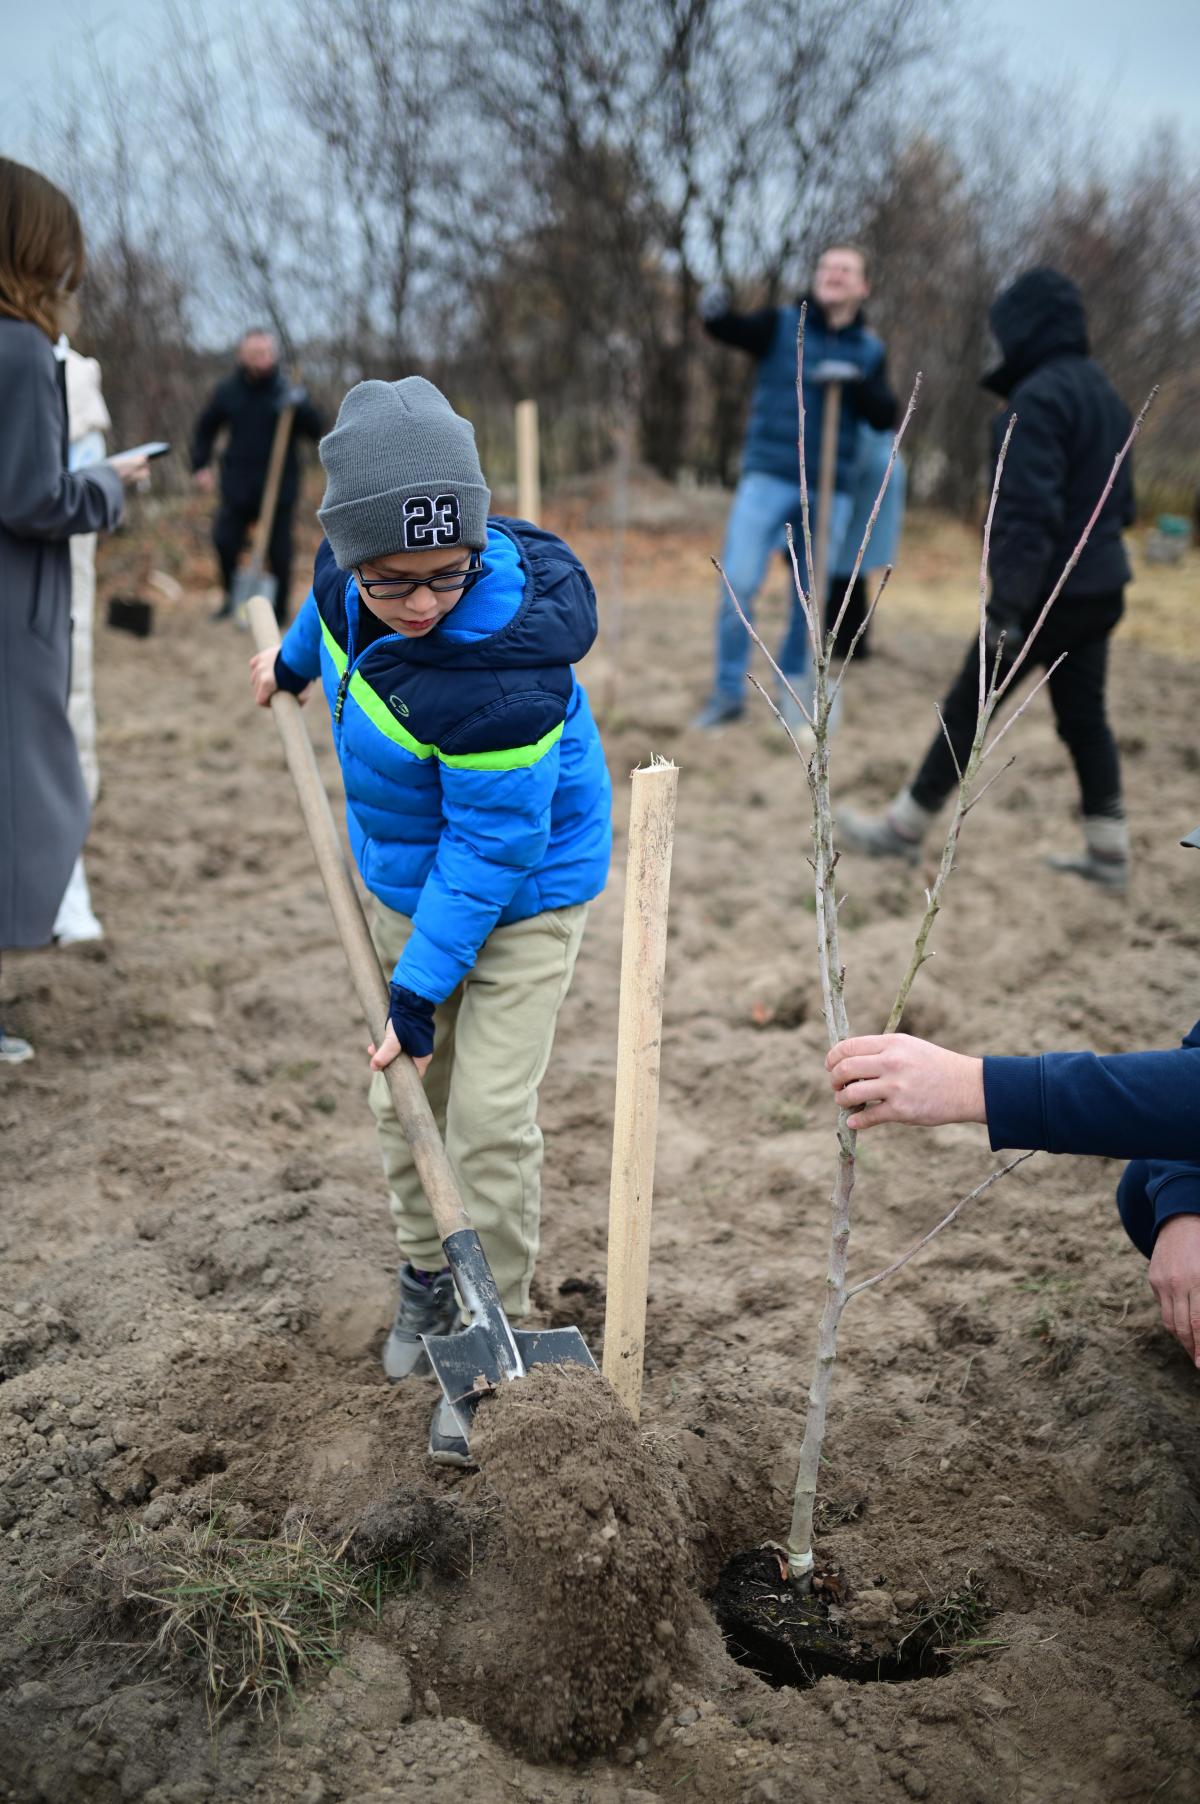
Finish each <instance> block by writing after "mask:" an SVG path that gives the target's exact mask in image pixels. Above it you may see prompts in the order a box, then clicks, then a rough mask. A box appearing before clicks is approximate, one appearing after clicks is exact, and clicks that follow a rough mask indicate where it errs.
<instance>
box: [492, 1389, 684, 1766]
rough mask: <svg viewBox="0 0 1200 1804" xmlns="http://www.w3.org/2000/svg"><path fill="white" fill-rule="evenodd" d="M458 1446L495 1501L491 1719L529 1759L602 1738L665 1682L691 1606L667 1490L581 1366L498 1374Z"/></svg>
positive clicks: (614, 1403)
mask: <svg viewBox="0 0 1200 1804" xmlns="http://www.w3.org/2000/svg"><path fill="white" fill-rule="evenodd" d="M472 1447H473V1449H474V1451H475V1453H476V1455H477V1457H478V1460H479V1464H480V1469H481V1471H482V1472H483V1475H484V1478H485V1479H486V1481H487V1484H488V1487H489V1489H491V1490H492V1491H493V1492H494V1493H495V1494H496V1496H497V1497H498V1498H499V1501H500V1508H501V1530H500V1533H501V1539H502V1545H503V1557H502V1558H501V1559H500V1560H498V1561H497V1562H495V1563H494V1564H493V1565H492V1567H491V1568H490V1571H489V1577H488V1583H489V1588H490V1589H491V1590H492V1593H493V1603H494V1608H495V1616H496V1621H497V1624H498V1626H502V1628H503V1638H502V1641H501V1642H500V1643H499V1644H498V1645H497V1651H498V1653H499V1656H500V1657H499V1659H498V1660H497V1661H496V1663H495V1665H494V1667H493V1668H492V1670H490V1671H487V1672H486V1676H485V1679H484V1682H483V1685H482V1687H481V1690H480V1695H481V1697H485V1698H487V1699H488V1700H489V1703H488V1707H487V1710H486V1716H487V1719H488V1721H489V1726H491V1727H492V1728H494V1729H497V1730H499V1731H500V1732H501V1733H506V1734H508V1735H509V1736H510V1737H512V1738H513V1739H515V1740H517V1741H519V1742H520V1743H521V1744H522V1745H523V1746H524V1747H526V1748H527V1749H528V1750H529V1751H530V1752H531V1753H533V1754H534V1755H535V1756H538V1757H545V1756H548V1755H555V1754H558V1755H561V1754H563V1753H565V1752H567V1751H568V1750H573V1751H575V1752H576V1753H579V1752H583V1751H587V1750H590V1749H592V1748H595V1747H604V1746H612V1745H614V1744H615V1743H616V1742H617V1741H618V1740H619V1738H620V1736H621V1733H622V1731H623V1730H624V1729H625V1728H627V1727H628V1724H629V1722H630V1720H631V1718H632V1716H633V1715H634V1713H635V1712H636V1711H637V1710H638V1709H639V1708H641V1707H643V1706H645V1705H647V1704H649V1703H652V1702H654V1701H655V1700H657V1699H659V1698H661V1697H662V1696H663V1695H664V1694H665V1691H666V1686H667V1682H668V1678H669V1675H670V1672H671V1670H672V1667H673V1666H674V1665H676V1664H677V1663H678V1656H679V1653H680V1651H681V1650H680V1647H679V1642H680V1638H681V1631H682V1628H683V1625H684V1623H685V1620H686V1619H687V1618H689V1617H690V1614H691V1612H690V1608H689V1597H690V1584H691V1580H692V1576H693V1574H692V1560H691V1549H690V1546H689V1542H688V1536H687V1533H686V1529H685V1523H684V1515H683V1509H682V1507H681V1493H680V1489H679V1487H677V1486H675V1485H673V1484H672V1483H671V1482H670V1472H669V1469H668V1468H665V1467H664V1465H663V1464H662V1463H661V1462H660V1461H659V1460H658V1459H656V1458H655V1457H654V1455H653V1453H652V1452H651V1451H650V1449H649V1448H648V1447H647V1446H646V1444H645V1442H644V1440H643V1439H642V1437H641V1436H640V1435H639V1433H638V1431H637V1428H636V1427H635V1426H634V1423H633V1421H632V1419H631V1417H630V1416H629V1414H628V1412H627V1411H626V1410H625V1409H624V1408H623V1407H622V1405H621V1404H620V1403H619V1402H618V1400H617V1398H616V1396H615V1394H614V1393H613V1391H612V1390H611V1389H610V1388H609V1387H608V1385H606V1384H605V1383H604V1380H603V1379H602V1378H601V1377H600V1376H599V1374H598V1373H596V1372H592V1371H589V1370H588V1369H587V1368H586V1367H583V1366H536V1367H535V1368H534V1369H533V1370H532V1371H531V1372H530V1373H529V1375H528V1377H526V1378H524V1379H522V1380H521V1381H520V1383H517V1384H509V1385H505V1386H503V1387H502V1388H501V1390H500V1391H499V1392H498V1393H497V1394H496V1395H495V1396H494V1397H492V1398H489V1399H488V1400H487V1401H486V1402H485V1403H483V1404H482V1405H481V1406H480V1408H479V1411H478V1414H477V1417H476V1422H475V1428H474V1433H473V1436H472Z"/></svg>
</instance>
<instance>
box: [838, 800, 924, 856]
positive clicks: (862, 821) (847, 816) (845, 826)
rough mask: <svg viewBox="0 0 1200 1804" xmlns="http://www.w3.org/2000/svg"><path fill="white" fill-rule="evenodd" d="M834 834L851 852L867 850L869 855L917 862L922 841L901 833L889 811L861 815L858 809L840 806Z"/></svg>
mask: <svg viewBox="0 0 1200 1804" xmlns="http://www.w3.org/2000/svg"><path fill="white" fill-rule="evenodd" d="M837 837H838V839H839V840H840V841H841V842H842V844H843V845H846V846H849V847H850V849H851V851H853V852H866V853H867V854H868V855H869V856H870V857H872V858H905V859H907V860H908V862H909V864H916V862H917V860H918V858H920V856H921V842H920V840H919V839H910V838H909V837H908V835H907V834H906V833H902V832H901V831H900V829H899V828H898V827H897V826H896V824H895V822H894V821H893V820H892V817H891V815H890V813H888V812H886V811H885V812H884V813H883V814H860V813H859V811H858V809H857V808H839V809H838V811H837Z"/></svg>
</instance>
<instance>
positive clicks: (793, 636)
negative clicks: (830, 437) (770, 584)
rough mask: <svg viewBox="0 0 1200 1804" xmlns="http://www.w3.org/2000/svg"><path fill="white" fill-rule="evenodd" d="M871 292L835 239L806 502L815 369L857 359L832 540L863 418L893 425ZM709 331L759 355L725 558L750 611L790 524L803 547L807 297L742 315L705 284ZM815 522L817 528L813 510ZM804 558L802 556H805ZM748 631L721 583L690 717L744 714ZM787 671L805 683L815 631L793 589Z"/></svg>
mask: <svg viewBox="0 0 1200 1804" xmlns="http://www.w3.org/2000/svg"><path fill="white" fill-rule="evenodd" d="M869 292H870V289H869V285H868V282H867V267H866V258H865V256H864V254H863V252H862V251H861V250H860V249H859V248H858V247H857V246H856V245H845V244H834V245H830V247H829V248H828V250H826V251H825V252H824V253H823V254H822V256H821V258H820V261H819V262H818V264H817V269H816V274H815V276H814V278H813V285H812V291H811V293H810V294H808V295H807V296H805V297H804V299H805V300H806V301H807V306H808V311H807V314H806V317H805V327H804V463H805V474H806V476H807V479H808V486H809V491H810V492H809V505H810V507H813V508H814V510H815V496H816V492H817V486H818V483H819V481H820V475H821V470H820V462H821V421H822V416H823V412H824V399H825V390H824V387H823V385H822V383H820V382H819V381H818V380H816V377H817V372H818V371H819V369H820V366H821V365H822V364H823V363H828V362H836V363H839V364H842V365H852V366H853V367H854V368H855V369H856V370H857V371H858V373H859V380H858V381H856V382H852V383H847V385H846V387H845V391H844V395H843V400H842V411H841V416H840V419H839V422H838V441H837V469H836V471H835V472H834V482H833V501H832V504H831V508H830V534H829V543H830V545H831V546H833V547H836V546H837V545H838V544H839V543H840V541H841V539H842V538H843V536H844V534H845V531H846V528H847V526H848V525H849V523H850V515H851V512H852V511H853V491H854V479H855V468H856V464H857V459H858V443H859V427H860V425H861V424H862V423H863V422H864V421H865V422H866V424H867V425H869V426H874V427H877V428H879V429H884V428H887V427H891V426H894V425H895V423H896V414H897V407H896V397H895V395H894V394H893V393H892V389H891V385H890V384H889V382H888V377H887V363H886V357H885V353H884V348H883V343H882V341H881V340H880V339H878V338H877V337H876V336H875V334H874V333H873V332H870V331H868V330H867V327H866V324H865V323H864V319H863V311H862V309H863V303H864V301H865V300H866V298H867V295H868V294H869ZM701 314H702V317H703V320H704V329H705V331H706V332H707V333H708V334H709V336H710V337H712V338H716V339H719V340H720V342H721V343H722V344H727V345H733V346H734V347H735V348H736V349H738V350H741V351H748V352H749V353H750V355H751V356H752V357H753V358H755V360H756V362H757V364H758V373H757V376H756V379H755V384H754V396H753V399H752V401H751V403H750V419H749V422H748V424H747V427H746V443H745V446H744V448H743V451H742V472H741V479H740V481H739V482H738V486H737V492H736V494H735V495H734V498H733V507H732V510H731V511H730V515H729V523H728V525H727V526H726V529H725V543H724V547H723V549H722V552H721V563H722V566H723V568H724V570H725V574H726V575H727V576H728V578H729V581H730V585H731V586H732V588H733V592H734V594H735V595H736V596H737V598H738V600H739V601H740V603H741V604H742V607H743V608H744V609H745V610H746V613H747V615H749V616H750V617H751V618H753V610H754V598H755V596H756V595H757V594H758V591H759V588H760V587H761V584H762V580H763V576H764V574H765V572H766V568H767V563H768V560H769V558H770V556H771V553H772V552H773V551H775V550H778V549H781V548H782V547H783V544H784V529H785V527H786V526H787V524H788V522H789V521H790V522H791V525H792V530H793V532H794V534H795V538H796V544H797V547H799V546H800V544H801V536H800V526H801V518H800V515H801V509H800V458H799V450H798V440H799V437H800V410H799V407H798V404H797V401H796V333H797V329H798V328H799V325H800V302H799V301H797V302H795V303H794V304H793V305H791V306H788V307H763V308H761V309H760V310H759V311H758V312H755V313H735V312H734V311H733V310H732V309H731V307H730V305H729V296H728V294H727V292H726V291H725V290H724V289H721V288H714V289H709V290H708V291H707V292H706V294H705V296H704V298H703V301H702V303H701ZM813 530H814V532H815V530H816V525H815V512H814V522H813ZM801 555H802V554H801ZM749 661H750V640H749V637H748V636H747V633H746V629H745V627H744V626H743V625H742V623H741V621H740V620H739V619H738V617H737V614H736V613H735V611H734V609H733V607H732V606H731V604H730V601H729V598H728V596H727V595H726V593H725V590H724V587H723V586H722V588H721V590H720V593H719V597H718V607H717V643H716V670H715V675H714V681H713V691H712V694H711V696H710V697H709V699H708V701H707V702H706V703H705V705H704V707H703V708H702V709H701V710H700V713H699V714H698V715H697V716H696V718H695V720H694V722H693V723H692V724H693V725H694V726H697V727H701V728H706V729H711V728H715V727H720V726H723V725H724V724H725V723H726V722H728V721H731V720H736V719H737V717H738V715H740V714H741V712H742V709H743V708H744V706H745V702H746V668H747V665H748V664H749ZM779 668H780V669H781V670H782V671H783V673H784V675H785V676H786V677H787V678H788V679H789V681H790V682H791V683H792V685H793V687H794V688H796V689H797V690H800V683H799V681H798V680H797V679H799V678H800V677H802V676H803V675H804V673H805V671H806V670H807V669H808V637H807V632H806V629H805V623H804V614H803V610H802V609H801V607H800V604H799V601H798V600H797V599H796V598H795V596H793V599H792V612H791V620H790V624H789V626H788V631H787V634H786V637H785V638H784V642H783V645H782V647H781V648H780V652H779ZM781 708H782V711H783V713H784V716H785V718H786V719H787V720H788V725H789V726H791V727H793V728H794V727H796V726H798V725H799V724H800V715H799V714H798V712H797V711H796V709H795V704H794V703H793V702H791V698H790V697H789V696H788V695H787V693H786V691H785V692H784V695H783V698H782V703H781Z"/></svg>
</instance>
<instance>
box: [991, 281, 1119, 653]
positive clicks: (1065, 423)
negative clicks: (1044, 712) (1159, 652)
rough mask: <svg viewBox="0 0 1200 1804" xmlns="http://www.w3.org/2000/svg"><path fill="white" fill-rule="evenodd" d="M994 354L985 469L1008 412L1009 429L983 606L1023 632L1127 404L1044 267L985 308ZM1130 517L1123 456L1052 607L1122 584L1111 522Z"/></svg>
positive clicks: (1066, 294) (1098, 476)
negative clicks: (997, 359)
mask: <svg viewBox="0 0 1200 1804" xmlns="http://www.w3.org/2000/svg"><path fill="white" fill-rule="evenodd" d="M988 318H989V320H990V322H991V326H992V331H993V332H994V334H995V336H996V339H997V341H998V343H999V346H1000V349H1001V351H1002V352H1003V354H1004V361H1003V363H1001V364H1000V365H999V366H998V367H997V368H996V369H994V370H992V371H991V372H990V373H989V374H988V375H987V376H986V377H985V378H984V386H985V388H989V389H991V390H992V391H993V393H995V394H998V395H1001V396H1003V397H1004V399H1005V400H1006V401H1007V402H1008V406H1007V407H1006V408H1005V409H1004V410H1003V412H1002V413H999V414H997V416H996V419H995V420H994V422H993V426H992V440H993V443H992V454H993V467H994V465H995V459H996V457H997V456H998V454H999V450H1000V444H1001V441H1002V439H1003V437H1004V432H1005V428H1006V426H1007V423H1008V418H1009V415H1010V413H1015V414H1016V416H1017V424H1016V428H1015V430H1014V432H1013V437H1012V443H1011V445H1010V446H1009V451H1008V457H1007V459H1006V461H1005V465H1004V474H1003V476H1002V477H1001V480H1000V493H999V497H998V499H997V502H996V515H995V519H994V521H993V524H992V546H991V560H990V570H991V588H992V600H991V609H990V611H991V613H992V615H993V618H995V619H996V620H997V621H999V622H1001V623H1010V624H1011V625H1013V626H1014V627H1016V628H1018V629H1019V628H1022V627H1028V626H1029V624H1030V623H1031V621H1032V619H1033V618H1034V616H1035V615H1036V614H1037V612H1038V609H1039V608H1040V607H1041V605H1042V603H1043V602H1044V601H1045V599H1046V597H1047V595H1048V594H1049V593H1050V591H1051V589H1052V588H1053V587H1054V584H1055V583H1056V582H1057V581H1058V578H1059V576H1060V575H1061V574H1062V571H1063V568H1064V566H1065V564H1066V562H1067V559H1068V558H1069V557H1070V555H1071V553H1072V551H1073V550H1074V549H1075V546H1076V544H1077V543H1078V540H1079V537H1080V535H1081V533H1082V532H1083V529H1084V527H1085V526H1086V525H1087V522H1088V519H1089V518H1090V516H1091V512H1092V509H1093V508H1094V507H1095V505H1096V503H1097V501H1098V500H1099V499H1100V495H1101V492H1102V491H1103V488H1104V485H1105V483H1106V482H1107V480H1108V475H1109V471H1110V470H1111V469H1112V465H1113V459H1114V458H1115V457H1116V455H1117V452H1118V451H1119V450H1120V448H1121V446H1122V445H1123V444H1124V442H1125V439H1126V438H1127V436H1128V434H1129V429H1130V425H1131V423H1132V422H1131V420H1130V416H1129V410H1128V409H1127V408H1126V406H1125V404H1124V402H1123V401H1122V400H1121V399H1120V397H1119V396H1118V394H1117V392H1116V390H1115V389H1114V388H1113V386H1112V384H1111V383H1110V382H1109V380H1108V378H1107V376H1106V375H1105V374H1104V371H1103V370H1102V369H1101V368H1100V366H1099V364H1097V363H1095V362H1094V361H1093V360H1092V358H1091V357H1089V356H1088V340H1087V325H1086V322H1085V319H1084V312H1083V302H1082V299H1081V298H1080V294H1079V290H1078V289H1077V288H1076V286H1075V284H1074V282H1072V281H1070V280H1069V278H1068V277H1066V276H1063V275H1059V274H1058V272H1057V271H1056V270H1053V269H1031V270H1029V271H1027V272H1026V274H1025V275H1023V276H1021V277H1020V278H1019V279H1018V280H1017V281H1016V282H1014V283H1013V285H1012V287H1011V288H1007V289H1005V291H1004V293H1003V294H1001V295H1000V296H999V297H998V298H997V300H996V301H995V302H994V303H993V305H992V308H991V311H990V313H989V315H988ZM1132 521H1133V473H1132V468H1131V464H1130V459H1129V458H1128V457H1127V458H1126V459H1125V462H1124V464H1123V465H1122V466H1121V470H1120V473H1119V475H1118V476H1117V480H1116V482H1115V483H1114V485H1113V490H1112V493H1111V494H1110V496H1109V498H1108V500H1107V501H1106V502H1105V504H1104V507H1103V509H1102V510H1101V514H1100V518H1099V519H1098V520H1097V521H1096V524H1095V526H1094V527H1093V528H1092V533H1091V537H1090V539H1089V540H1088V543H1087V545H1086V546H1085V548H1084V551H1083V553H1082V555H1081V557H1080V559H1079V562H1078V564H1077V565H1076V566H1075V568H1074V570H1073V571H1072V572H1071V575H1070V577H1069V578H1068V580H1067V583H1066V586H1065V588H1064V589H1063V592H1062V595H1061V596H1060V597H1059V599H1058V601H1057V602H1056V603H1055V609H1056V610H1057V609H1059V608H1061V607H1063V605H1064V604H1065V603H1068V602H1075V603H1076V604H1084V605H1086V603H1087V601H1088V599H1089V598H1092V597H1109V598H1112V601H1113V607H1112V608H1111V609H1110V610H1109V611H1110V612H1112V614H1113V618H1112V620H1111V621H1106V622H1101V623H1098V624H1107V625H1112V624H1115V620H1116V618H1117V617H1118V616H1119V613H1120V600H1119V596H1120V591H1121V590H1122V589H1123V588H1124V586H1125V584H1126V583H1127V582H1128V581H1129V563H1128V560H1127V559H1126V556H1125V548H1124V546H1123V545H1122V543H1121V529H1122V527H1123V526H1128V525H1131V524H1132Z"/></svg>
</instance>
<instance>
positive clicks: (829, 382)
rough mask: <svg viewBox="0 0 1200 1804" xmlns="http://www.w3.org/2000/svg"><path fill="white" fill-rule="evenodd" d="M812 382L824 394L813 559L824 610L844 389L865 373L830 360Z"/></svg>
mask: <svg viewBox="0 0 1200 1804" xmlns="http://www.w3.org/2000/svg"><path fill="white" fill-rule="evenodd" d="M809 380H810V381H811V382H814V383H816V384H817V385H818V386H819V387H820V389H821V392H822V401H823V406H822V410H821V470H820V476H819V478H818V482H817V540H816V545H815V546H814V548H813V549H814V557H813V588H814V590H815V596H814V602H815V606H816V607H817V609H818V614H817V618H818V619H820V618H821V613H820V610H822V609H824V607H825V604H826V601H827V599H828V597H827V595H826V590H827V589H828V587H829V543H830V532H831V529H832V525H833V521H832V514H833V483H834V477H835V475H836V473H837V452H838V433H839V432H840V430H841V424H842V389H843V387H844V386H845V385H846V384H847V383H853V382H861V381H862V371H861V370H860V369H859V367H858V365H857V364H856V363H848V362H843V361H842V360H840V359H838V358H833V357H828V358H826V359H825V360H824V361H823V362H822V363H818V364H817V365H816V367H815V368H814V369H813V371H812V373H811V375H810V377H809Z"/></svg>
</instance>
